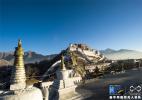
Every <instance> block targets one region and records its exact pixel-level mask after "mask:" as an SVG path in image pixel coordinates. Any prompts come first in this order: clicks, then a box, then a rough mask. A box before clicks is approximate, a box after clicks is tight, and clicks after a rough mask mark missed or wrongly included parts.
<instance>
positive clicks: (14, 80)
mask: <svg viewBox="0 0 142 100" xmlns="http://www.w3.org/2000/svg"><path fill="white" fill-rule="evenodd" d="M14 56H15V60H14V67H13V70H12V75H11V85H10V90H18V89H24V88H25V87H26V75H25V67H24V60H23V56H24V51H23V48H22V42H21V40H19V41H18V46H17V47H16V48H15V52H14Z"/></svg>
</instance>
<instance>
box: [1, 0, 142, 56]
mask: <svg viewBox="0 0 142 100" xmlns="http://www.w3.org/2000/svg"><path fill="white" fill-rule="evenodd" d="M18 38H21V39H22V42H23V48H24V49H25V51H28V50H31V51H36V52H38V53H42V54H52V53H59V52H60V51H61V50H62V49H65V48H66V47H67V46H68V45H69V43H85V44H87V45H89V46H90V47H92V48H96V49H99V50H100V49H106V48H112V49H121V48H123V49H133V50H139V51H142V46H141V45H142V1H141V0H57V1H56V0H20V1H19V0H1V1H0V51H13V50H14V47H15V46H16V45H17V40H18Z"/></svg>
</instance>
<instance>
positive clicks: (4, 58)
mask: <svg viewBox="0 0 142 100" xmlns="http://www.w3.org/2000/svg"><path fill="white" fill-rule="evenodd" d="M55 56H56V54H52V55H42V54H38V53H36V52H33V51H27V52H25V53H24V61H25V63H35V62H40V61H42V60H49V59H52V58H53V57H55ZM13 62H14V52H0V66H2V65H12V64H13Z"/></svg>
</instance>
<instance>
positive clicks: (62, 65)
mask: <svg viewBox="0 0 142 100" xmlns="http://www.w3.org/2000/svg"><path fill="white" fill-rule="evenodd" d="M61 70H66V68H65V64H64V56H63V54H62V56H61Z"/></svg>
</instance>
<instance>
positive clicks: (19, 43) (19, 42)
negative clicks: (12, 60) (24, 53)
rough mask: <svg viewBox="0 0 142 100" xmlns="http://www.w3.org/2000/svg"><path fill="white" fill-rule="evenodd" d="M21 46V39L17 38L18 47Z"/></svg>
mask: <svg viewBox="0 0 142 100" xmlns="http://www.w3.org/2000/svg"><path fill="white" fill-rule="evenodd" d="M21 46H22V41H21V39H19V40H18V47H21Z"/></svg>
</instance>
